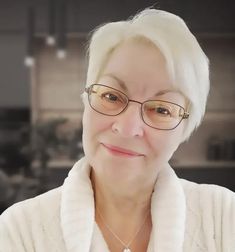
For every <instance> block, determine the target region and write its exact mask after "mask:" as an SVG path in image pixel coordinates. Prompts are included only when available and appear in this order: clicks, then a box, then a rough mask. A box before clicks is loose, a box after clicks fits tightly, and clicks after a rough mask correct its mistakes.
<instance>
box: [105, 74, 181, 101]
mask: <svg viewBox="0 0 235 252" xmlns="http://www.w3.org/2000/svg"><path fill="white" fill-rule="evenodd" d="M103 76H104V77H105V76H107V77H111V78H113V79H115V80H116V81H117V83H118V84H119V85H120V87H121V88H122V89H124V90H125V91H128V88H127V86H126V84H125V82H124V81H123V80H121V79H119V78H118V77H117V76H115V75H113V74H110V73H108V74H104V75H103ZM167 93H179V91H177V90H174V89H163V90H160V91H158V92H157V93H155V94H154V95H153V96H160V95H164V94H167Z"/></svg>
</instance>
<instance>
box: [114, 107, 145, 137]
mask: <svg viewBox="0 0 235 252" xmlns="http://www.w3.org/2000/svg"><path fill="white" fill-rule="evenodd" d="M112 130H113V132H115V133H119V134H120V135H121V136H123V137H142V136H143V135H144V122H143V120H142V118H141V114H140V105H139V104H136V103H129V105H128V107H127V108H126V110H125V111H123V112H122V113H121V114H119V115H117V116H115V119H114V123H113V124H112Z"/></svg>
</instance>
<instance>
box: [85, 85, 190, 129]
mask: <svg viewBox="0 0 235 252" xmlns="http://www.w3.org/2000/svg"><path fill="white" fill-rule="evenodd" d="M94 86H103V87H106V88H110V89H113V90H115V91H117V92H119V93H121V94H123V95H124V96H125V97H126V98H127V104H126V106H125V107H124V108H123V109H122V110H121V111H120V112H119V113H117V114H114V115H109V114H105V113H103V112H100V111H98V110H97V109H95V108H94V107H93V106H92V104H91V100H90V95H91V92H92V89H93V87H94ZM85 92H86V93H87V94H88V102H89V105H90V107H91V108H92V109H93V110H94V111H96V112H98V113H99V114H102V115H106V116H117V115H120V114H121V113H123V112H124V111H125V110H126V109H127V107H128V105H129V103H130V102H135V103H138V104H140V105H141V109H140V115H141V118H142V120H143V122H144V123H145V124H146V125H148V126H149V127H151V128H153V129H158V130H173V129H175V128H176V127H178V126H179V124H180V123H181V122H182V121H183V120H184V119H188V118H189V112H187V111H186V109H185V108H184V107H182V106H181V105H179V104H177V103H174V102H169V101H165V100H158V99H157V100H155V99H154V100H146V101H144V102H139V101H136V100H132V99H129V97H128V96H127V95H126V94H125V93H123V92H122V91H120V90H118V89H116V88H113V87H110V86H107V85H103V84H92V85H90V86H89V87H86V88H85ZM149 101H161V102H166V103H170V104H174V105H176V106H178V107H179V108H181V109H182V110H183V112H184V113H183V114H182V115H179V117H181V119H180V121H179V122H178V124H177V125H176V126H174V127H173V128H169V129H162V128H157V127H153V126H151V125H149V124H148V123H146V122H145V120H144V116H143V104H145V103H146V102H149Z"/></svg>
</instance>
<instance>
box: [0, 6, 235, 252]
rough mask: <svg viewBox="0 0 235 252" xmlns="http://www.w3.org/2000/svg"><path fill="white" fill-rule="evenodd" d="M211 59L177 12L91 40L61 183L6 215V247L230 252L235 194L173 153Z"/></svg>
mask: <svg viewBox="0 0 235 252" xmlns="http://www.w3.org/2000/svg"><path fill="white" fill-rule="evenodd" d="M208 90H209V73H208V59H207V57H206V56H205V54H204V53H203V51H202V49H201V48H200V46H199V44H198V43H197V40H196V39H195V37H194V36H193V35H192V34H191V32H190V31H189V30H188V28H187V26H186V25H185V23H184V21H183V20H182V19H180V18H179V17H177V16H175V15H173V14H170V13H167V12H164V11H160V10H153V9H147V10H144V11H143V12H141V13H139V14H138V15H136V16H135V17H134V18H132V19H130V20H128V21H121V22H115V23H108V24H105V25H104V26H101V27H99V28H98V29H97V30H96V31H95V32H94V34H93V36H92V38H91V42H90V47H89V67H88V74H87V85H86V89H85V92H84V94H83V96H82V98H83V101H84V107H85V110H84V115H83V129H84V131H83V145H84V152H85V156H84V158H82V159H81V160H80V161H78V162H77V163H76V164H75V165H74V167H73V168H72V170H71V171H70V173H69V175H68V177H67V178H66V180H65V182H64V184H63V185H62V186H61V187H60V188H57V189H54V190H52V191H50V192H48V193H46V194H43V195H41V196H38V197H36V198H34V199H30V200H26V201H24V202H21V203H18V204H16V205H14V206H12V207H10V208H9V209H8V210H6V211H5V213H3V215H2V216H1V219H0V251H4V252H8V251H14V252H16V251H17V252H21V251H22V252H23V251H24V252H25V251H26V252H32V251H35V252H36V251H37V252H45V251H53V252H54V251H58V252H64V251H68V252H75V251H76V252H88V251H92V252H93V251H94V252H108V251H111V252H131V251H132V252H146V251H147V252H180V251H185V252H189V251H190V252H199V251H204V252H205V251H208V252H215V251H216V252H222V251H223V252H232V251H235V195H234V193H233V192H231V191H229V190H228V189H225V188H222V187H219V186H215V185H198V184H196V183H193V182H189V181H186V180H183V179H179V178H178V177H177V176H176V174H175V173H174V171H173V169H172V168H171V167H170V166H169V164H168V161H169V159H170V158H171V156H172V154H173V153H174V151H175V150H176V149H177V148H178V146H179V145H180V143H182V142H183V141H185V140H186V139H188V138H189V136H190V134H191V133H192V132H193V130H194V129H195V128H196V127H197V126H198V125H199V124H200V122H201V120H202V117H203V114H204V111H205V106H206V100H207V95H208Z"/></svg>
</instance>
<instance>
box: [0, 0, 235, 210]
mask: <svg viewBox="0 0 235 252" xmlns="http://www.w3.org/2000/svg"><path fill="white" fill-rule="evenodd" d="M149 6H155V8H160V9H163V10H167V11H170V12H173V13H175V14H178V15H180V16H181V17H182V18H183V19H184V20H185V21H186V23H187V25H188V26H189V28H190V29H191V30H192V31H193V33H194V34H195V35H196V37H197V38H198V40H199V42H200V44H201V46H202V48H203V49H204V51H205V52H206V54H207V55H208V57H209V59H210V67H211V77H210V78H211V91H210V95H209V100H208V106H207V112H206V116H205V119H204V121H203V123H202V125H201V127H200V128H199V129H198V131H197V132H195V133H194V134H193V136H192V137H191V139H190V141H189V142H187V143H184V144H182V145H181V146H180V148H179V150H178V151H177V152H176V153H175V155H174V157H173V158H172V160H171V164H172V166H173V167H174V168H175V171H176V173H177V174H178V175H179V176H180V177H183V178H186V179H190V180H193V181H196V182H200V183H202V182H203V183H214V184H219V185H222V186H226V187H228V188H229V189H231V190H233V191H235V130H234V129H235V113H234V112H235V15H234V13H235V2H234V1H232V0H227V1H219V0H214V1H212V0H197V1H196V0H158V1H150V0H135V1H134V0H118V1H115V0H99V1H98V0H97V1H89V0H80V1H78V0H38V1H35V0H31V1H30V0H28V1H26V0H20V1H18V0H7V1H6V0H5V1H3V0H0V212H1V211H3V210H4V209H5V208H6V207H8V206H9V205H11V204H13V203H14V202H17V201H20V200H23V199H26V198H29V197H33V196H35V195H38V194H39V193H42V192H45V191H47V190H49V189H51V188H54V187H57V186H60V185H61V184H62V183H63V180H64V178H65V177H66V175H67V173H68V171H69V169H70V168H71V166H72V165H73V164H74V162H75V161H76V160H77V159H79V158H80V157H81V156H82V155H83V151H82V143H81V134H82V126H81V117H82V111H83V107H82V102H81V98H80V95H81V93H82V92H83V89H84V86H85V80H86V69H87V59H86V49H87V40H88V39H89V36H90V32H91V31H92V30H93V29H94V28H95V27H96V26H97V25H99V24H101V23H105V22H107V21H116V20H120V19H123V18H124V19H126V18H127V17H129V16H131V15H133V14H135V13H136V12H137V11H139V10H141V9H143V8H145V7H149ZM94 127H95V125H94Z"/></svg>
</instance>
